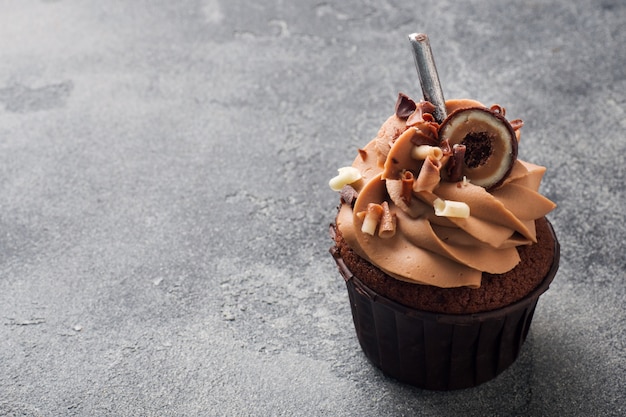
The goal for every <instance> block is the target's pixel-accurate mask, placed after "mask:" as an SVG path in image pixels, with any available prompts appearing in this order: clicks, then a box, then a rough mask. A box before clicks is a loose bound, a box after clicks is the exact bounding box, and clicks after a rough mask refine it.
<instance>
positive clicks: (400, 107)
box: [396, 93, 417, 119]
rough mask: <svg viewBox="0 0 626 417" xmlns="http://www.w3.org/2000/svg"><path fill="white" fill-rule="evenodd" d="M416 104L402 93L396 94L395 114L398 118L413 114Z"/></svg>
mask: <svg viewBox="0 0 626 417" xmlns="http://www.w3.org/2000/svg"><path fill="white" fill-rule="evenodd" d="M416 108H417V104H415V102H414V101H413V100H411V99H410V98H409V96H407V95H406V94H404V93H399V94H398V100H397V101H396V116H398V117H399V118H400V119H406V118H408V117H409V116H410V115H412V114H413V112H414V111H415V109H416Z"/></svg>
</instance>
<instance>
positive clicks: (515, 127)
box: [509, 119, 524, 131]
mask: <svg viewBox="0 0 626 417" xmlns="http://www.w3.org/2000/svg"><path fill="white" fill-rule="evenodd" d="M509 123H510V124H511V127H512V128H513V130H515V131H518V130H520V129H521V128H522V126H524V121H523V120H522V119H515V120H511V121H510V122H509Z"/></svg>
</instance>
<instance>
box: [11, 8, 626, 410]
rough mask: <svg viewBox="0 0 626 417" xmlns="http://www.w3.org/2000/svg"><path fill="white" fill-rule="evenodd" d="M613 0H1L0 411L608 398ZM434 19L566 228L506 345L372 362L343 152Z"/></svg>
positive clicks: (621, 313) (620, 144)
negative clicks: (459, 385) (337, 178)
mask: <svg viewBox="0 0 626 417" xmlns="http://www.w3.org/2000/svg"><path fill="white" fill-rule="evenodd" d="M625 28H626V2H625V1H624V0H598V1H585V0H574V1H572V0H549V1H539V0H523V1H517V2H501V1H496V0H485V1H479V0H474V1H466V2H458V1H453V0H440V1H436V2H435V1H399V0H379V1H374V0H365V1H354V0H349V1H319V2H310V1H305V0H296V1H277V0H269V1H264V2H259V1H244V0H232V1H231V0H181V1H165V0H159V1H156V0H153V1H147V0H139V1H121V0H110V1H105V2H84V1H76V0H74V1H71V0H46V1H44V0H39V1H38V0H25V1H19V2H18V1H9V0H2V1H0V415H3V414H5V415H9V416H13V415H20V416H21V415H28V416H46V417H47V416H74V415H76V416H101V415H115V416H174V415H207V416H248V415H251V416H252V415H253V416H269V415H277V416H293V415H298V416H317V415H327V416H399V415H405V416H412V415H422V416H444V415H445V416H485V415H502V416H513V415H515V416H523V415H530V416H540V415H541V416H548V415H557V416H592V415H593V416H600V415H602V416H607V415H615V416H619V415H624V414H626V394H625V393H626V353H625V351H626V342H625V340H626V311H625V309H624V306H625V304H626V286H625V284H626V283H625V276H626V275H625V267H626V265H625V257H626V255H625V248H624V240H625V238H626V225H625V224H624V218H625V207H626V199H625V197H624V170H625V168H624V166H625V161H624V154H625V153H626V132H625V131H626V129H625V128H626V114H625V112H626V104H625V101H626V47H625V46H624V45H626V29H625ZM412 32H426V33H428V34H429V35H430V38H431V45H432V48H433V50H434V53H435V59H436V62H437V64H438V67H439V74H440V78H441V82H442V85H443V88H444V91H445V95H446V97H447V98H460V97H471V98H475V99H478V100H480V101H482V102H484V103H485V104H493V103H499V104H501V105H503V106H504V107H506V108H507V111H508V113H507V114H508V115H509V116H510V117H512V118H518V117H519V118H522V119H524V120H525V122H526V124H525V126H524V129H523V136H522V141H521V146H520V157H521V158H522V159H525V160H529V161H532V162H535V163H538V164H543V165H546V166H547V167H548V168H549V170H548V173H547V174H546V177H545V179H544V182H543V185H542V191H543V192H544V193H545V194H546V195H547V196H548V197H549V198H551V199H552V200H554V201H555V202H557V204H558V208H557V210H556V211H554V212H553V213H552V214H551V215H550V219H551V221H552V222H553V224H554V226H555V228H556V230H557V232H558V236H559V238H560V241H561V244H562V260H561V269H560V271H559V273H558V275H557V277H556V279H555V281H554V283H553V285H552V287H551V289H550V290H549V292H548V293H546V294H545V295H544V296H543V297H542V298H541V300H540V302H539V306H538V308H537V311H536V314H535V319H534V322H533V327H532V330H531V332H530V335H529V339H528V341H527V343H526V344H525V346H524V348H523V351H522V354H521V356H520V358H519V359H518V361H517V362H516V363H515V364H514V365H513V366H512V367H511V368H509V369H508V370H507V371H506V372H505V373H503V374H502V375H501V376H500V377H499V378H497V379H496V380H494V381H492V382H489V383H487V384H484V385H483V386H480V387H478V388H475V389H469V390H464V391H458V392H450V393H438V392H428V391H421V390H418V389H414V388H411V387H408V386H404V385H400V384H398V383H396V382H394V381H391V380H389V379H387V378H385V377H384V376H382V375H381V374H380V373H379V372H378V371H377V370H376V369H374V368H372V366H370V364H369V363H368V362H367V360H366V359H365V357H364V356H363V354H362V352H361V350H360V348H359V346H358V343H357V341H356V338H355V334H354V329H353V327H352V322H351V316H350V309H349V305H348V300H347V294H346V291H345V288H344V284H343V282H342V280H341V278H340V276H339V275H338V273H337V271H336V268H335V265H334V263H333V262H332V260H331V257H330V255H329V254H328V248H329V246H330V239H329V238H328V235H327V227H328V224H329V223H330V222H331V221H332V220H333V217H334V214H335V207H336V205H337V197H336V194H335V193H333V192H332V191H330V189H329V188H328V186H327V182H328V179H329V178H331V177H332V176H334V175H335V172H336V171H335V170H336V168H338V167H340V166H344V165H347V164H349V163H350V162H351V160H352V158H353V157H354V155H355V152H356V149H357V147H359V146H362V145H363V144H364V143H366V141H368V140H369V139H370V138H372V137H374V136H375V134H376V132H377V129H378V127H379V125H380V124H381V122H382V121H383V120H384V119H385V118H386V117H387V116H389V115H390V114H391V113H392V112H393V106H394V103H395V99H396V96H397V94H398V92H400V91H403V92H405V93H407V94H409V95H411V96H413V97H415V98H419V97H420V95H421V91H420V89H419V84H418V82H417V76H416V71H415V68H414V65H413V58H412V56H411V53H410V48H409V45H408V41H407V35H408V34H409V33H412Z"/></svg>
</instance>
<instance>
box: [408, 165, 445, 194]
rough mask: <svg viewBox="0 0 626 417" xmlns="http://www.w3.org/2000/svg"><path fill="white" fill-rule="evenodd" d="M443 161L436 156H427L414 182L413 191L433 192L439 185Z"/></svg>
mask: <svg viewBox="0 0 626 417" xmlns="http://www.w3.org/2000/svg"><path fill="white" fill-rule="evenodd" d="M440 169H441V161H439V160H437V159H434V158H430V157H429V158H427V159H426V160H425V161H424V164H423V165H422V169H421V170H420V173H419V174H418V176H417V179H416V180H415V183H414V184H413V191H414V192H416V193H420V192H423V191H428V192H431V193H432V192H433V191H434V190H435V188H437V186H438V185H439V181H440V180H441V176H440V174H439V171H440Z"/></svg>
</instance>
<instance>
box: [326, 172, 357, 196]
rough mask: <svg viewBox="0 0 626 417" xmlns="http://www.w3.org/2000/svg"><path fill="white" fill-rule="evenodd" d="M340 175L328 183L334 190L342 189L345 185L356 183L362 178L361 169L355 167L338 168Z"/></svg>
mask: <svg viewBox="0 0 626 417" xmlns="http://www.w3.org/2000/svg"><path fill="white" fill-rule="evenodd" d="M337 171H338V172H339V175H337V176H336V177H334V178H332V179H331V180H330V181H329V182H328V185H329V186H330V188H331V189H332V190H333V191H341V189H342V188H343V187H345V186H346V185H349V184H354V183H355V182H357V181H358V180H360V179H361V177H362V176H361V171H359V170H358V169H356V168H354V167H343V168H339V169H338V170H337Z"/></svg>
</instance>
